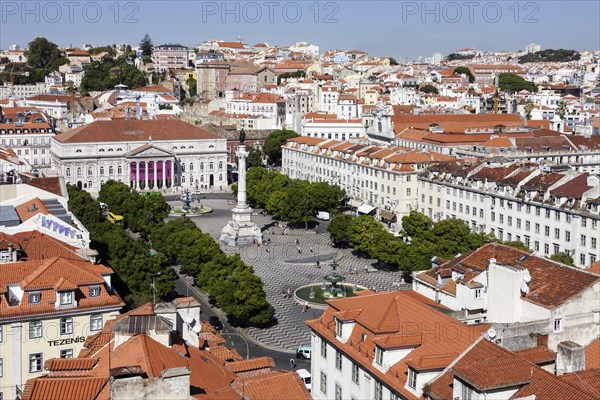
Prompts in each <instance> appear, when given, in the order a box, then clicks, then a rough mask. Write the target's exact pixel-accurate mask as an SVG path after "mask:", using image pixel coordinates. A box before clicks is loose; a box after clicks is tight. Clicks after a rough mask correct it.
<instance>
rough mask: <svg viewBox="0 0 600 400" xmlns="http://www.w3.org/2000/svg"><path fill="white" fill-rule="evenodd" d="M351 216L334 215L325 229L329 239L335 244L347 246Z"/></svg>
mask: <svg viewBox="0 0 600 400" xmlns="http://www.w3.org/2000/svg"><path fill="white" fill-rule="evenodd" d="M351 224H352V216H351V215H348V214H335V215H334V216H333V218H331V222H330V223H329V226H328V227H327V232H329V237H331V240H332V241H334V242H335V243H338V244H342V245H347V244H348V242H349V241H350V225H351Z"/></svg>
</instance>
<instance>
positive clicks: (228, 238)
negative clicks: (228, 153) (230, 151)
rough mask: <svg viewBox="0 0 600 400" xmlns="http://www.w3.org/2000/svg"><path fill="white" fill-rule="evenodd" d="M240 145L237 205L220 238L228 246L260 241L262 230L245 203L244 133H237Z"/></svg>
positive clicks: (238, 152)
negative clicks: (253, 219)
mask: <svg viewBox="0 0 600 400" xmlns="http://www.w3.org/2000/svg"><path fill="white" fill-rule="evenodd" d="M239 138H240V145H239V147H238V150H237V152H236V153H235V154H236V156H237V158H238V193H237V205H236V206H235V208H234V209H233V210H232V220H231V221H229V223H228V224H227V225H225V227H224V228H223V230H222V231H221V237H220V240H221V241H223V242H225V243H226V244H228V245H230V246H238V245H244V244H255V243H262V232H261V231H260V228H259V227H258V226H256V224H255V223H254V222H253V221H252V209H251V208H250V207H249V206H248V205H247V204H246V158H247V157H248V152H247V151H246V145H244V141H245V140H246V133H245V132H244V130H243V129H242V130H241V131H240V133H239Z"/></svg>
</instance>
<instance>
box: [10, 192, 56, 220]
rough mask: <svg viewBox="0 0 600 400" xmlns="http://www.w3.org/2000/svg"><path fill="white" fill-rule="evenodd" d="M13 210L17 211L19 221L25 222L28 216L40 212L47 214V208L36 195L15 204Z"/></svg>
mask: <svg viewBox="0 0 600 400" xmlns="http://www.w3.org/2000/svg"><path fill="white" fill-rule="evenodd" d="M15 211H16V212H17V215H18V216H19V219H20V220H21V222H25V221H27V220H28V219H29V218H31V217H34V216H36V215H37V214H40V213H41V214H44V215H48V209H47V208H46V206H45V205H44V203H42V201H41V200H40V199H38V198H37V197H36V198H34V199H32V200H29V201H27V202H25V203H23V204H19V205H17V206H15Z"/></svg>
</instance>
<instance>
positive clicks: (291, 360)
mask: <svg viewBox="0 0 600 400" xmlns="http://www.w3.org/2000/svg"><path fill="white" fill-rule="evenodd" d="M294 368H296V360H294V359H293V358H290V369H294Z"/></svg>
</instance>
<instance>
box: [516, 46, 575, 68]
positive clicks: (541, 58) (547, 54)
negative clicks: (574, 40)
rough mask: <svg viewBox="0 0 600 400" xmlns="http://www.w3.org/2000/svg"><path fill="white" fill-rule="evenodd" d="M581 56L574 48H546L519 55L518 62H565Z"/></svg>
mask: <svg viewBox="0 0 600 400" xmlns="http://www.w3.org/2000/svg"><path fill="white" fill-rule="evenodd" d="M580 58H581V55H580V54H579V52H577V51H575V50H565V49H546V50H541V51H536V52H535V53H529V54H525V55H524V56H522V57H519V63H520V64H524V63H529V62H567V61H577V60H579V59H580Z"/></svg>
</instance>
